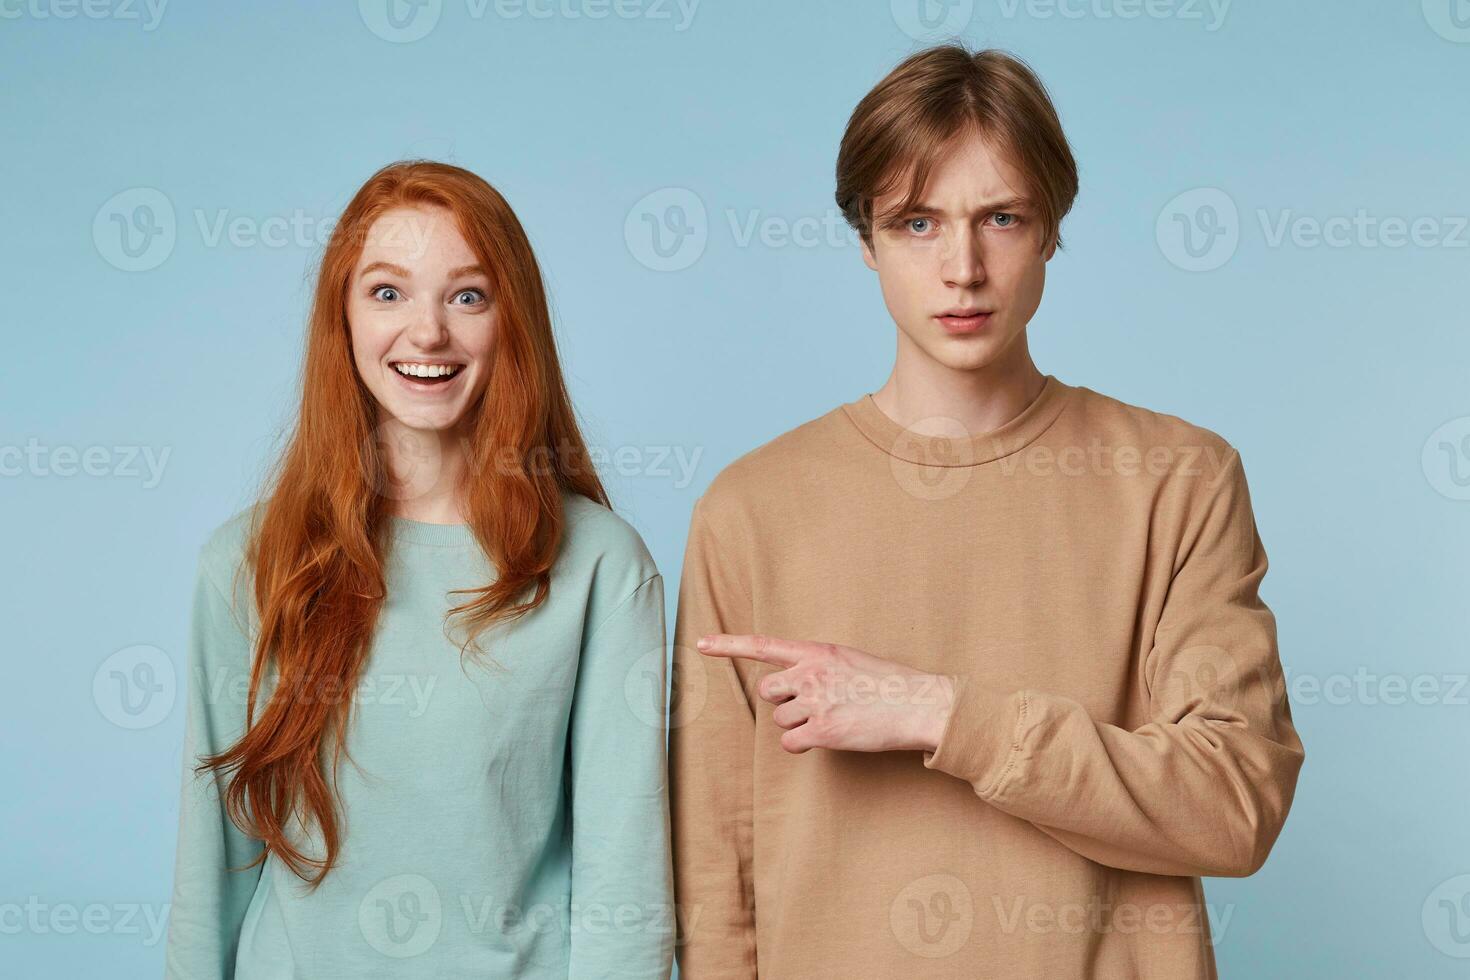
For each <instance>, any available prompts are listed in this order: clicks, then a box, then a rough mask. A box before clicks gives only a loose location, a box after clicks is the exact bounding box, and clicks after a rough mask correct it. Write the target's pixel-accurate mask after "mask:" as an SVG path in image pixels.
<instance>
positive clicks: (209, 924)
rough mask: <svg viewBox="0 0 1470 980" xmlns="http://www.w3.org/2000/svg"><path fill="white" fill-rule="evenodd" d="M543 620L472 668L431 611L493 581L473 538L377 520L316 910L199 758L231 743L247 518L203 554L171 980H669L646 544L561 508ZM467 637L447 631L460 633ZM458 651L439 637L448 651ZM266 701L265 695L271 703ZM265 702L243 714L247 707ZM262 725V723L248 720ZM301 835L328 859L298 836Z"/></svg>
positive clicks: (604, 513)
mask: <svg viewBox="0 0 1470 980" xmlns="http://www.w3.org/2000/svg"><path fill="white" fill-rule="evenodd" d="M564 499H565V501H566V516H567V530H566V535H565V540H564V544H563V550H562V553H561V555H560V556H559V558H558V561H557V563H556V565H555V567H554V569H553V572H552V578H551V593H550V595H549V597H548V598H547V600H546V601H545V603H543V604H542V605H541V606H540V607H539V608H537V609H536V610H535V611H533V612H532V613H530V614H529V615H527V616H526V617H524V618H522V619H521V620H519V621H517V622H514V623H510V624H500V625H498V626H496V627H493V628H492V629H490V630H487V631H486V632H484V633H482V634H481V641H480V645H481V647H482V648H483V649H484V650H485V652H486V655H487V656H486V657H476V656H475V655H474V654H473V651H471V654H470V655H468V656H466V657H465V658H464V660H463V665H464V666H463V669H462V668H461V663H462V661H461V657H460V653H459V648H458V646H457V644H456V643H454V642H453V641H452V639H451V637H450V636H446V633H445V613H446V611H447V610H448V609H449V608H450V606H451V605H455V604H458V603H460V602H463V601H464V600H465V598H466V597H465V596H455V597H450V596H449V595H448V594H447V593H448V592H449V591H450V590H451V589H458V588H466V587H471V586H478V585H484V584H486V583H488V582H489V581H491V579H492V578H493V576H494V570H493V567H492V566H491V565H490V563H489V562H488V560H487V559H486V558H485V556H484V553H483V551H482V550H481V549H480V547H479V545H478V543H477V542H476V541H475V540H474V537H473V535H472V534H471V532H470V530H469V528H468V526H467V525H462V524H458V525H447V524H426V523H422V522H416V521H410V520H406V519H404V518H398V517H394V518H391V522H392V529H391V537H392V540H391V543H390V545H389V549H388V554H387V561H386V574H387V585H388V598H387V602H386V604H385V606H384V609H383V612H382V616H381V619H380V621H379V624H378V628H377V631H376V634H375V636H374V639H373V642H372V646H371V649H370V651H369V654H368V660H367V662H366V664H365V665H364V669H363V674H362V677H361V679H360V681H359V683H358V684H357V685H356V687H355V688H353V689H352V691H351V692H350V694H349V695H348V696H351V697H352V698H353V700H354V703H353V705H352V721H351V725H350V728H349V732H348V738H347V745H346V750H347V757H344V759H343V761H342V766H341V769H340V773H339V780H340V781H339V786H338V792H339V794H340V809H339V821H340V822H339V829H340V830H341V831H342V832H343V835H344V836H343V839H342V840H343V842H342V849H341V852H340V857H339V863H338V865H337V867H335V868H334V869H333V870H332V871H331V873H329V874H328V875H327V877H326V880H325V881H324V882H323V883H322V885H321V887H320V888H319V889H318V890H317V891H316V893H315V894H309V893H308V891H307V889H306V886H305V884H304V883H303V882H302V881H301V880H300V879H299V878H297V877H296V876H295V875H294V874H292V873H291V871H290V870H289V869H288V868H287V867H286V866H285V864H284V863H282V862H280V861H278V860H277V859H276V858H275V856H274V855H272V856H271V857H269V858H267V860H266V861H265V863H264V866H263V868H262V867H261V866H259V865H258V866H256V867H255V868H251V869H249V870H247V871H235V872H231V871H227V870H225V869H226V866H227V865H228V866H231V867H234V866H240V865H243V864H246V863H248V862H249V861H250V860H251V859H252V858H254V857H255V856H256V855H257V854H259V853H260V851H261V849H262V848H261V845H260V842H259V841H257V840H253V839H251V838H250V837H248V836H247V835H245V834H243V833H241V832H240V830H239V829H237V828H236V827H235V826H234V825H233V824H232V823H231V822H230V821H229V819H228V818H227V817H226V815H225V813H224V811H223V808H222V806H221V801H220V794H219V789H220V782H219V777H217V776H216V775H215V774H214V773H212V772H206V773H205V774H204V775H202V776H198V777H196V776H194V774H193V773H192V766H193V764H194V763H195V762H196V761H197V759H198V757H200V756H202V755H206V754H209V753H213V752H217V751H219V750H221V749H223V748H225V747H226V746H228V745H230V744H232V743H233V742H234V741H235V740H236V739H237V738H238V737H239V736H240V734H241V733H242V732H243V730H244V725H245V703H246V692H247V689H248V684H249V676H250V668H249V657H250V651H251V643H250V640H251V639H252V638H253V637H254V635H255V628H256V626H255V624H256V618H255V610H254V605H253V601H252V600H251V595H252V593H251V590H250V586H249V576H248V574H242V575H241V576H240V577H239V580H238V583H236V584H235V585H234V592H233V596H234V599H235V603H234V608H233V610H232V605H231V602H230V601H229V599H228V598H227V597H229V596H231V595H232V592H231V589H232V582H233V580H234V573H235V568H236V566H237V565H238V564H239V562H240V561H241V555H242V553H243V551H242V549H243V545H244V536H245V531H246V522H247V521H248V519H249V511H241V512H240V513H238V514H236V515H235V516H234V517H232V518H230V520H228V521H226V522H225V523H224V524H222V525H221V526H220V527H219V528H217V529H216V530H215V531H214V533H213V534H212V535H211V536H210V537H209V539H208V541H207V542H206V543H205V545H204V547H203V548H202V549H201V551H200V555H199V569H198V580H197V584H196V587H195V592H194V605H193V616H192V628H191V633H190V648H189V651H188V653H189V670H188V711H187V722H186V724H187V729H186V741H185V747H184V765H185V770H184V778H183V785H182V794H181V798H180V808H179V832H178V847H177V857H176V864H175V871H174V886H173V902H172V906H171V909H170V913H169V922H168V942H167V949H166V959H167V974H166V975H167V976H168V977H170V978H177V980H215V978H227V977H235V978H236V980H285V978H301V980H318V978H336V977H343V978H347V977H351V978H354V980H356V978H364V977H422V978H433V980H441V978H450V977H507V978H509V977H515V978H528V980H530V978H535V980H540V978H551V977H556V978H589V977H620V978H621V977H626V978H635V977H636V978H658V980H666V978H667V977H668V975H669V970H670V964H671V962H672V954H673V943H674V918H673V899H672V887H671V877H672V876H671V871H670V864H669V832H668V802H667V786H666V780H665V772H666V770H665V748H664V724H665V723H664V703H665V698H664V681H665V656H666V649H665V646H664V640H665V633H664V589H663V579H662V577H661V576H660V575H659V572H658V569H657V567H656V566H655V565H654V562H653V559H652V558H651V557H650V555H649V553H648V550H647V548H646V547H645V546H644V543H643V540H642V538H640V537H639V535H638V533H637V532H636V531H635V530H634V529H633V528H632V527H631V526H629V525H628V524H627V523H626V522H624V521H623V520H622V519H621V518H620V517H617V516H616V515H614V514H613V513H612V512H611V511H609V510H608V509H606V508H604V507H602V506H601V505H598V504H595V503H593V502H591V501H589V500H587V499H586V498H584V497H580V496H573V495H566V496H565V498H564ZM458 621H459V620H458V617H456V618H455V619H454V620H451V623H452V624H453V623H457V622H458ZM459 635H460V632H459V631H457V630H455V631H453V636H454V637H458V636H459ZM269 690H270V686H269V685H267V687H266V688H265V691H266V692H268V691H269ZM261 703H263V701H261V702H258V704H261ZM258 716H259V707H257V717H258ZM296 833H297V835H298V836H296V837H294V838H293V840H295V841H296V842H298V844H299V845H300V846H304V847H305V848H306V851H307V853H308V854H311V855H313V856H318V857H319V856H321V855H322V854H323V853H324V851H323V849H322V848H321V846H320V842H321V839H320V836H319V834H318V833H317V832H316V827H315V824H314V823H313V824H312V825H311V827H310V828H309V830H301V829H299V828H298V829H297V831H296Z"/></svg>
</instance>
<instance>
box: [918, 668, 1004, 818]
mask: <svg viewBox="0 0 1470 980" xmlns="http://www.w3.org/2000/svg"><path fill="white" fill-rule="evenodd" d="M1026 707H1027V701H1026V694H1025V692H1024V691H1016V692H1015V693H1012V694H1001V693H998V692H996V691H993V690H990V689H988V688H985V687H983V686H982V685H980V684H975V683H972V682H971V681H969V680H968V679H966V680H962V681H961V682H960V683H959V685H958V690H956V691H955V701H954V707H953V709H952V710H951V711H950V715H949V720H948V721H947V722H945V725H944V731H943V732H941V733H940V736H939V745H938V746H937V747H936V748H935V750H934V751H933V752H925V753H924V766H925V768H928V769H937V770H939V771H940V772H945V773H948V774H949V775H951V776H955V777H957V778H959V779H963V780H965V781H966V782H968V783H970V784H971V785H973V786H974V787H975V792H976V794H978V795H979V796H980V797H981V798H982V799H986V800H989V799H992V798H994V797H995V796H997V795H998V794H999V793H1000V791H1001V790H1002V789H1003V788H1004V786H1005V783H1006V781H1007V779H1008V778H1009V777H1010V775H1011V774H1012V772H1013V771H1014V768H1015V766H1016V764H1017V761H1018V759H1019V756H1020V751H1021V729H1022V727H1023V726H1024V725H1025V724H1026Z"/></svg>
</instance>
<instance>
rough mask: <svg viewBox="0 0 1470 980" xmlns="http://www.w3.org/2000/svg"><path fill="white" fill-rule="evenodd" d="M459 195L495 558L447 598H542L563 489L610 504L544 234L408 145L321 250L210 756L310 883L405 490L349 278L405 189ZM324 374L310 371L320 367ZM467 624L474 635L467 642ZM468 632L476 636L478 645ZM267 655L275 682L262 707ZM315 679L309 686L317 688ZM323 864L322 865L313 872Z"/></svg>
mask: <svg viewBox="0 0 1470 980" xmlns="http://www.w3.org/2000/svg"><path fill="white" fill-rule="evenodd" d="M413 206H437V207H442V208H445V209H447V210H448V211H450V212H451V213H452V214H453V215H454V216H455V218H456V219H457V223H458V226H459V231H460V233H461V234H462V235H463V236H464V239H465V242H466V243H467V244H468V245H469V247H470V248H471V250H472V251H473V252H474V253H475V256H476V257H477V258H478V260H479V262H480V265H481V266H482V267H483V268H484V269H485V270H486V272H487V273H488V275H489V277H490V284H491V297H492V300H493V302H494V303H495V306H496V311H497V320H496V328H495V329H496V331H497V333H496V340H495V350H494V354H493V358H494V360H493V365H492V370H491V372H490V377H489V380H488V382H487V386H486V390H485V392H484V394H483V396H482V398H481V399H480V401H479V402H477V403H476V404H475V405H473V406H472V407H471V408H470V409H469V412H470V413H471V415H472V417H471V422H470V426H469V427H468V428H470V429H472V432H473V434H472V435H470V436H469V437H468V445H466V446H465V447H464V448H465V455H466V459H467V466H466V467H465V470H466V479H465V481H464V485H463V486H462V488H461V491H460V492H461V499H462V500H463V503H464V509H465V513H466V517H467V521H468V523H469V526H470V528H471V530H472V531H473V533H474V535H475V538H476V540H477V541H478V542H479V544H480V546H481V547H482V548H483V549H484V551H485V554H486V555H487V556H488V557H489V558H490V560H491V561H492V563H493V564H494V567H495V569H496V577H495V579H494V581H492V582H491V583H490V584H488V585H485V586H483V587H480V588H471V589H462V590H457V591H458V592H464V593H468V594H470V595H471V596H472V598H470V599H469V600H467V601H465V602H464V603H462V604H460V605H457V606H454V607H453V608H451V609H450V610H449V611H448V613H447V615H446V621H447V619H448V617H449V616H456V615H458V616H462V617H463V620H462V625H463V626H464V627H465V628H466V635H467V636H468V637H469V638H470V640H472V639H473V636H474V634H475V633H478V632H480V631H481V630H483V629H484V628H485V627H487V626H490V625H492V624H494V623H497V622H502V621H506V620H511V619H514V618H517V617H519V616H522V615H524V614H525V613H527V612H529V611H530V610H532V609H534V608H536V607H537V606H538V605H540V604H541V603H542V602H543V601H545V599H546V597H547V594H548V593H549V591H550V571H551V567H552V563H553V561H554V560H555V558H556V554H557V550H558V547H559V544H560V541H561V537H562V530H563V521H564V515H563V512H562V493H563V492H565V491H570V492H572V493H577V494H581V495H582V496H584V497H587V498H588V499H590V500H593V501H596V502H598V503H601V504H603V505H604V506H606V505H607V504H608V499H607V494H606V491H605V490H604V489H603V486H602V483H601V481H600V480H599V479H598V477H597V473H596V471H595V469H594V467H593V465H592V462H591V458H590V455H589V454H588V452H587V447H586V443H585V442H584V441H583V439H582V435H581V432H580V431H579V430H578V427H577V422H576V418H575V415H574V413H573V410H572V406H571V400H570V398H569V397H568V395H567V390H566V384H565V381H564V380H563V378H562V373H561V365H560V363H559V361H558V358H557V352H556V343H555V340H554V338H553V336H552V329H551V314H550V311H549V308H548V306H547V301H546V292H545V287H544V285H543V283H542V278H541V271H540V269H539V267H538V266H537V263H536V257H535V255H534V254H533V252H532V250H531V243H530V241H529V240H528V239H527V237H526V233H525V230H524V229H523V228H522V227H521V224H520V222H519V221H518V220H517V218H516V216H515V213H514V212H513V211H512V210H511V208H510V205H508V204H507V203H506V201H505V199H504V198H503V197H501V195H500V194H499V192H497V191H496V190H495V189H494V188H493V187H491V186H490V185H489V184H488V183H486V182H485V181H484V180H483V179H481V178H480V177H478V176H476V175H475V174H473V173H471V172H469V171H468V170H464V169H462V168H460V167H455V166H450V165H448V164H443V163H434V162H428V161H417V160H415V161H403V162H399V163H394V164H390V165H389V166H387V167H384V168H383V169H382V170H379V171H378V172H377V173H375V174H374V175H373V176H372V177H371V178H370V179H369V180H368V181H367V183H366V184H364V185H363V186H362V188H361V189H360V190H359V191H358V192H357V194H356V195H355V196H354V197H353V198H352V201H351V202H350V203H349V204H348V205H347V209H346V211H345V212H344V213H343V215H342V218H341V220H340V221H339V222H338V223H337V225H336V226H335V228H334V229H333V232H332V236H331V239H330V241H329V242H328V244H327V247H326V250H325V252H324V253H323V256H322V260H321V267H320V270H319V272H318V275H317V283H316V293H315V297H314V299H313V302H312V309H311V320H310V323H309V325H308V334H307V340H306V360H305V363H304V364H303V366H302V380H303V383H302V385H301V404H300V414H299V418H298V420H297V423H296V426H295V428H294V431H293V432H292V434H291V437H290V442H289V445H288V447H287V449H286V451H285V452H284V453H283V454H282V456H281V457H280V458H279V459H278V460H277V461H276V463H275V465H274V466H273V467H272V472H271V473H270V475H269V477H268V488H267V490H266V492H265V493H263V495H262V500H261V506H257V507H256V508H254V514H255V516H254V518H253V519H252V522H251V527H250V531H249V533H248V537H247V546H246V549H245V562H244V563H243V564H242V565H241V568H240V570H241V571H243V570H244V569H245V568H246V567H247V566H248V567H249V568H250V569H251V570H252V571H253V573H254V601H255V609H256V611H257V614H258V619H259V635H258V637H257V639H256V641H255V646H254V653H253V657H252V666H251V672H250V688H249V696H248V699H247V702H246V719H247V720H246V730H245V734H244V735H243V737H242V738H241V739H240V740H239V741H238V742H237V743H235V744H234V745H233V746H231V747H230V748H228V749H227V750H225V751H223V752H221V753H218V754H216V755H212V756H207V757H204V758H203V760H202V761H201V762H200V763H199V765H198V766H197V767H196V768H197V769H198V771H200V772H203V771H206V770H209V769H213V770H216V771H217V772H219V773H220V774H222V775H223V776H225V777H226V778H227V780H228V788H227V789H226V790H225V792H224V803H225V807H226V810H227V812H228V814H229V817H230V819H231V820H232V821H234V822H235V824H236V825H237V826H239V827H241V828H242V829H244V830H245V831H246V832H247V833H249V834H251V836H253V837H256V838H258V839H259V840H261V841H263V842H264V844H265V852H264V853H262V854H261V855H260V856H258V857H257V858H256V860H255V861H253V862H251V864H249V865H246V867H253V866H254V865H255V864H257V863H259V862H261V861H263V860H265V857H266V855H267V854H268V853H271V852H274V853H275V854H276V855H277V857H278V858H279V859H280V860H282V861H284V862H285V863H286V864H287V865H288V866H289V867H290V868H291V870H292V871H293V872H295V874H296V875H297V876H298V877H300V878H302V879H303V880H305V881H308V882H310V884H311V885H312V887H313V889H314V888H315V887H316V886H317V885H319V884H320V883H321V880H322V879H323V878H324V877H325V876H326V874H327V873H328V872H329V871H330V870H331V869H332V867H333V865H334V864H335V861H336V858H337V855H338V853H339V850H340V836H339V834H340V831H339V828H338V819H337V813H336V805H335V795H334V793H333V791H332V790H331V788H330V787H329V780H328V775H329V774H328V773H327V772H326V771H325V769H326V767H325V764H324V762H323V760H324V758H325V753H324V750H325V749H326V748H327V747H328V746H330V748H331V760H332V761H331V773H330V777H331V781H332V782H333V783H335V780H336V770H337V767H338V766H339V764H340V761H341V755H342V751H343V743H344V735H345V732H346V728H347V722H348V710H349V708H350V704H351V701H350V698H349V697H345V696H340V697H323V696H321V695H322V692H323V691H334V692H350V691H352V690H354V689H355V687H356V685H357V683H358V676H359V674H360V672H361V669H362V665H363V661H364V659H365V657H366V654H367V651H368V649H369V645H370V642H371V639H372V635H373V631H374V628H375V625H376V623H377V618H378V614H379V611H380V610H381V609H382V606H383V601H384V598H385V593H386V587H385V580H384V574H383V551H384V546H385V544H386V529H387V525H388V523H389V515H390V514H391V502H390V500H389V498H387V497H385V495H384V494H383V493H382V492H381V490H382V488H383V487H384V486H385V481H387V480H388V479H389V474H388V472H387V459H386V457H385V454H384V453H383V451H382V447H381V446H380V445H379V444H378V440H377V437H376V431H377V426H376V424H375V423H376V418H377V404H376V401H375V399H374V398H373V396H372V395H371V394H370V393H369V391H368V389H367V387H366V386H365V385H364V384H363V382H362V380H361V378H360V377H359V376H358V373H357V370H356V368H355V366H354V361H353V355H352V346H351V338H350V334H349V330H348V323H347V314H346V304H347V289H348V285H349V281H350V279H351V276H352V272H353V270H354V268H355V267H356V265H357V262H358V260H359V259H360V258H361V255H362V246H363V242H364V241H365V239H366V236H367V232H368V229H369V228H370V227H371V226H372V224H373V222H374V221H375V220H376V219H377V218H378V217H379V216H380V215H382V214H383V213H384V212H385V211H387V210H389V209H392V208H396V207H413ZM307 379H309V381H310V383H305V382H306V380H307ZM470 640H466V643H468V642H470ZM464 649H465V644H463V643H462V644H461V653H462V654H463V652H464ZM268 666H273V667H274V668H275V676H276V685H275V688H274V689H273V691H272V692H271V694H270V697H269V698H268V699H267V700H266V702H265V704H264V705H263V706H262V708H261V711H260V717H259V718H256V717H255V712H256V700H257V695H258V693H259V690H260V685H261V681H262V679H263V677H265V675H266V670H267V667H268ZM302 695H307V696H302ZM298 808H299V809H300V810H301V813H302V815H304V816H307V817H310V818H312V819H314V820H315V822H316V823H317V825H318V827H319V828H320V831H321V836H322V842H323V844H324V846H325V848H326V853H325V855H324V856H322V857H320V858H314V857H311V856H309V855H307V854H304V853H303V852H302V851H301V850H300V849H298V848H297V847H296V846H294V845H293V844H292V843H291V842H290V841H289V840H288V839H287V836H286V833H285V830H284V828H285V825H286V823H287V821H288V820H289V819H290V818H291V817H292V815H293V814H294V813H295V812H296V811H297V809H298ZM313 871H315V872H316V873H315V875H314V876H313V874H312V872H313Z"/></svg>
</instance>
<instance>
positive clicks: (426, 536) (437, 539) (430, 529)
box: [388, 514, 476, 548]
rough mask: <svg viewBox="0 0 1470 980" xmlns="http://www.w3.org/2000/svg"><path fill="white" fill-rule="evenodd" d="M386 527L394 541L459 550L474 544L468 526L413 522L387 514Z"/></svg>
mask: <svg viewBox="0 0 1470 980" xmlns="http://www.w3.org/2000/svg"><path fill="white" fill-rule="evenodd" d="M388 526H389V527H390V528H391V529H392V531H393V539H394V540H395V541H411V542H413V543H414V544H426V545H433V546H435V547H440V548H459V547H464V546H466V545H471V544H475V543H476V540H475V534H474V532H473V531H472V530H470V526H469V525H468V524H431V523H429V522H428V521H415V520H411V519H410V518H407V517H399V516H398V515H397V514H389V515H388Z"/></svg>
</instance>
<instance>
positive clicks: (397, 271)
mask: <svg viewBox="0 0 1470 980" xmlns="http://www.w3.org/2000/svg"><path fill="white" fill-rule="evenodd" d="M379 270H381V271H383V272H387V273H390V274H391V275H395V276H397V277H399V278H400V279H411V278H413V276H412V275H411V274H410V273H409V271H408V270H407V269H405V268H404V267H403V266H401V265H396V264H394V263H392V262H382V261H379V262H373V263H371V264H369V265H366V266H363V269H362V271H361V272H359V273H358V274H357V275H358V278H359V279H360V278H362V277H363V276H366V275H368V274H369V273H373V272H377V271H379ZM462 276H485V278H487V279H488V278H489V276H488V275H486V273H485V270H484V269H482V268H481V267H480V266H479V265H462V266H460V267H459V268H458V269H450V270H449V278H450V279H459V278H460V277H462Z"/></svg>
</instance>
